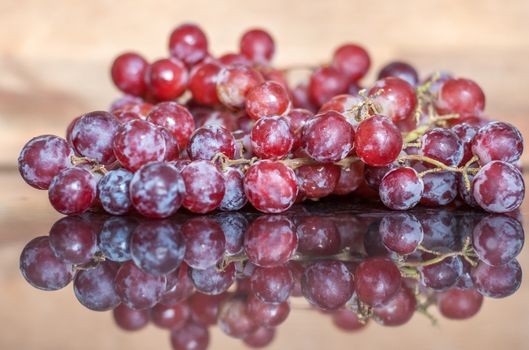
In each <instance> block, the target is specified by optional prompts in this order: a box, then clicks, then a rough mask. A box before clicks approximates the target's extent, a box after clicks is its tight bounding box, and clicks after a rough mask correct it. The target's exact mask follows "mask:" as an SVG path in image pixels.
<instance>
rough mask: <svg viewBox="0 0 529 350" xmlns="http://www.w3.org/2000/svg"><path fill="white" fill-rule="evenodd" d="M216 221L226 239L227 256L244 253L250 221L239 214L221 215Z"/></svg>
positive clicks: (217, 216) (216, 217)
mask: <svg viewBox="0 0 529 350" xmlns="http://www.w3.org/2000/svg"><path fill="white" fill-rule="evenodd" d="M214 220H215V221H216V222H217V223H218V224H219V226H220V227H221V228H222V231H223V232H224V236H225V237H226V247H225V248H226V251H225V252H224V253H225V254H226V255H236V254H239V253H240V252H242V249H243V245H244V234H245V232H246V230H247V228H248V225H249V224H248V220H247V219H246V217H245V216H244V215H243V214H241V213H239V212H230V213H219V214H217V215H215V217H214Z"/></svg>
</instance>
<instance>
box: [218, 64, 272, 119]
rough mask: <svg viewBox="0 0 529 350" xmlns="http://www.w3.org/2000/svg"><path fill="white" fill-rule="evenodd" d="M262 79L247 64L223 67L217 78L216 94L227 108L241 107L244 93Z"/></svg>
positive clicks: (244, 98) (244, 96)
mask: <svg viewBox="0 0 529 350" xmlns="http://www.w3.org/2000/svg"><path fill="white" fill-rule="evenodd" d="M263 81H264V79H263V76H262V75H261V73H259V72H258V71H257V70H255V69H253V68H251V67H247V66H229V67H225V68H223V69H222V70H221V71H220V73H219V75H218V79H217V96H218V98H219V100H220V102H222V104H223V105H225V106H227V107H229V108H239V109H240V108H243V107H244V103H245V101H246V95H247V94H248V92H249V91H250V90H251V89H252V88H253V87H255V86H257V85H259V84H261V83H262V82H263Z"/></svg>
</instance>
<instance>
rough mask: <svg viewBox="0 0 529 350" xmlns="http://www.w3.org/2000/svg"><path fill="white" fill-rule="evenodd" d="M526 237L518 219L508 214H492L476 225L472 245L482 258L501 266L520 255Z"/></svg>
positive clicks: (488, 262)
mask: <svg viewBox="0 0 529 350" xmlns="http://www.w3.org/2000/svg"><path fill="white" fill-rule="evenodd" d="M524 239H525V235H524V231H523V228H522V225H521V224H520V223H519V222H518V221H516V220H515V219H513V218H510V217H508V216H500V215H491V216H487V217H485V218H483V219H482V220H481V221H480V222H479V223H478V224H477V225H476V227H474V231H473V233H472V246H473V247H474V250H475V252H476V254H477V255H478V257H479V259H480V260H482V261H484V262H485V263H487V264H489V265H493V266H499V265H504V264H507V263H508V262H510V261H511V260H513V259H514V258H516V257H517V256H518V254H519V253H520V251H521V250H522V247H523V244H524Z"/></svg>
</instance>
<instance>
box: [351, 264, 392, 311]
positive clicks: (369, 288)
mask: <svg viewBox="0 0 529 350" xmlns="http://www.w3.org/2000/svg"><path fill="white" fill-rule="evenodd" d="M355 277H356V280H355V290H356V295H357V296H358V299H360V300H361V301H363V302H364V303H366V304H368V305H371V306H379V305H383V304H385V303H387V302H388V301H390V300H391V298H393V297H394V296H395V295H397V293H398V291H399V289H400V284H401V277H400V271H399V269H398V268H397V266H396V265H395V263H394V262H393V261H391V260H389V259H388V258H383V257H371V258H367V259H365V260H364V261H362V262H361V263H360V264H359V265H358V267H357V268H356V271H355Z"/></svg>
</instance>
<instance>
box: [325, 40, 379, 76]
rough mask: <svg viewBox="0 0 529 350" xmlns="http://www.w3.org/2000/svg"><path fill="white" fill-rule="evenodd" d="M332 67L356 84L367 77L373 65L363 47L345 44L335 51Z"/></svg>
mask: <svg viewBox="0 0 529 350" xmlns="http://www.w3.org/2000/svg"><path fill="white" fill-rule="evenodd" d="M332 65H333V67H335V68H336V69H338V70H339V71H340V72H341V73H343V74H344V75H345V76H346V77H347V79H349V81H352V82H356V81H358V80H360V79H361V78H362V77H363V76H364V75H366V73H367V71H368V70H369V66H370V65H371V59H370V58H369V54H368V53H367V51H366V50H365V49H364V48H363V47H362V46H359V45H355V44H344V45H342V46H340V47H339V48H337V49H336V50H335V51H334V53H333V56H332Z"/></svg>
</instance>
